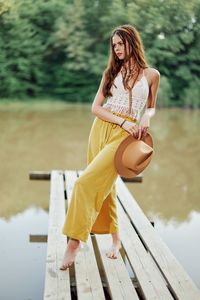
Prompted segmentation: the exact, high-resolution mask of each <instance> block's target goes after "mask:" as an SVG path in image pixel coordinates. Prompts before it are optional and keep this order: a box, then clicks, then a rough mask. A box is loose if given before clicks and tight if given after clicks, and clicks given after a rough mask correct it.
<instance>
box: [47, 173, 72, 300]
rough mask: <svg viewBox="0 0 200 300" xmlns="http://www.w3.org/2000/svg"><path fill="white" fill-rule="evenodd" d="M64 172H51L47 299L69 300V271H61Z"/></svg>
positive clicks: (64, 242)
mask: <svg viewBox="0 0 200 300" xmlns="http://www.w3.org/2000/svg"><path fill="white" fill-rule="evenodd" d="M64 201H65V200H64V183H63V172H62V171H52V172H51V187H50V204H49V225H48V245H47V259H46V276H45V287H44V299H45V300H47V299H48V300H61V299H62V300H65V299H67V300H69V299H71V293H70V280H69V273H68V272H63V271H61V270H60V269H59V268H60V265H61V262H62V258H63V249H65V247H66V237H65V236H64V235H62V234H61V231H62V226H63V223H64V218H65V202H64Z"/></svg>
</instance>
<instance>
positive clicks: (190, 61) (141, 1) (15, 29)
mask: <svg viewBox="0 0 200 300" xmlns="http://www.w3.org/2000/svg"><path fill="white" fill-rule="evenodd" d="M199 18H200V2H199V0H190V1H187V0H168V1H166V0H151V1H148V0H134V1H132V0H110V1H107V0H93V1H91V0H73V1H72V0H46V1H45V0H0V96H1V98H17V99H26V100H27V99H28V100H29V101H31V99H33V98H35V97H37V98H38V97H40V98H52V99H55V98H58V99H63V100H66V101H72V102H91V101H93V98H94V96H95V93H96V91H97V88H98V86H99V82H100V80H101V76H102V72H103V70H104V69H105V67H106V66H107V61H108V55H109V37H110V34H111V32H112V30H113V29H114V28H115V27H116V26H118V25H122V24H128V23H129V24H132V25H134V26H136V28H137V29H138V30H139V32H140V33H141V37H142V40H143V44H144V48H145V53H146V58H147V61H148V63H149V64H150V66H151V67H154V68H157V69H158V70H159V71H160V74H161V86H160V90H159V96H158V97H159V101H157V105H158V106H160V107H163V106H167V107H169V106H182V107H191V108H197V107H199V106H200V79H199V78H200V56H199V49H200V22H199Z"/></svg>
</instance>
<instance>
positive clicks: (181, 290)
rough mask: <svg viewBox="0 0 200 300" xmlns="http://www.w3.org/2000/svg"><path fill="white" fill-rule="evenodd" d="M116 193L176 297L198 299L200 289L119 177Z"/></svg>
mask: <svg viewBox="0 0 200 300" xmlns="http://www.w3.org/2000/svg"><path fill="white" fill-rule="evenodd" d="M117 194H118V197H119V198H120V201H121V202H122V205H123V207H124V208H125V210H126V212H127V213H128V215H129V216H130V218H131V219H132V220H133V223H134V226H135V228H136V230H137V232H138V234H139V235H140V238H141V239H142V241H143V243H144V244H145V246H146V247H147V249H148V251H149V252H150V253H151V255H152V257H153V259H154V261H155V262H156V263H157V265H158V267H159V269H160V271H161V272H162V274H163V276H164V278H165V280H166V281H167V283H168V285H169V288H170V290H171V292H172V293H173V295H174V297H175V298H176V299H181V300H191V299H194V300H197V299H200V291H199V290H198V288H197V287H196V286H195V284H194V282H193V281H192V279H191V278H190V277H189V275H188V274H187V273H186V272H185V270H184V269H183V267H182V266H181V264H180V263H179V262H178V260H177V259H176V258H175V256H174V255H173V254H172V253H171V251H170V250H169V248H168V247H167V246H166V245H165V243H164V242H163V241H162V240H161V238H160V237H159V235H158V234H157V232H156V231H155V229H154V228H153V227H152V226H151V225H150V223H149V220H148V219H147V217H146V216H145V214H144V213H143V211H142V210H141V208H140V207H139V205H138V204H137V202H136V201H135V199H134V198H133V196H132V195H131V193H130V192H129V190H128V188H127V187H126V185H125V184H124V183H123V181H122V180H121V178H119V177H118V179H117Z"/></svg>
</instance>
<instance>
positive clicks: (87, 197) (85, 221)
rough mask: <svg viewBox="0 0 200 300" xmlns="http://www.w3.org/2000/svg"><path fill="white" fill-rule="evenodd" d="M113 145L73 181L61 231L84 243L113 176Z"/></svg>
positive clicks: (115, 175) (107, 147)
mask: <svg viewBox="0 0 200 300" xmlns="http://www.w3.org/2000/svg"><path fill="white" fill-rule="evenodd" d="M115 148H116V145H113V144H109V145H106V146H105V147H104V148H103V150H101V151H100V152H99V154H98V155H97V156H96V157H95V158H94V159H93V161H92V162H91V163H90V164H89V165H88V166H87V168H86V169H85V171H84V172H83V173H82V175H81V176H80V177H79V178H78V179H77V180H76V182H75V184H74V188H73V191H72V194H71V201H70V205H69V208H68V210H67V216H66V218H65V224H64V227H63V234H65V235H67V236H69V237H70V238H74V239H77V240H82V241H83V242H85V241H86V240H87V238H88V235H89V233H90V232H91V229H92V226H93V224H94V222H95V220H96V218H97V216H98V214H99V212H100V210H101V207H102V205H103V202H104V200H105V199H106V197H107V196H108V195H109V194H110V192H111V189H112V187H113V182H114V181H115V180H116V178H117V173H116V170H115V168H114V162H113V157H114V153H115V150H116V149H115Z"/></svg>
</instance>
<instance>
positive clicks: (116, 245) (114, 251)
mask: <svg viewBox="0 0 200 300" xmlns="http://www.w3.org/2000/svg"><path fill="white" fill-rule="evenodd" d="M112 240H113V242H112V246H111V248H110V250H109V251H108V252H107V253H106V256H107V257H109V258H117V256H118V253H119V250H120V248H121V241H120V237H119V233H118V232H115V233H112Z"/></svg>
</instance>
